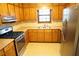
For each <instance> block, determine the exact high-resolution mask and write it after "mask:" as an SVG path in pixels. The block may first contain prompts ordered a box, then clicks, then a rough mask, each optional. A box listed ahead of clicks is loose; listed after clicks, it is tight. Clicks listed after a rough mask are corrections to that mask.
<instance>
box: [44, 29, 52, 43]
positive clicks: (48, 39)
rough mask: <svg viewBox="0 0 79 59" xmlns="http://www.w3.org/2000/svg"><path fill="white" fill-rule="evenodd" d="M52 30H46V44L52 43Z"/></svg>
mask: <svg viewBox="0 0 79 59" xmlns="http://www.w3.org/2000/svg"><path fill="white" fill-rule="evenodd" d="M52 41H53V39H52V30H51V29H46V30H45V42H52Z"/></svg>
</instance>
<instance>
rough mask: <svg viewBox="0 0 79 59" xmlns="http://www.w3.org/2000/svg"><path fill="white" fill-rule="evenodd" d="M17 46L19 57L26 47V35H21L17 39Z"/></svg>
mask: <svg viewBox="0 0 79 59" xmlns="http://www.w3.org/2000/svg"><path fill="white" fill-rule="evenodd" d="M15 45H16V50H17V55H20V51H21V49H22V48H23V47H24V45H25V38H24V34H22V35H20V36H19V37H17V38H16V39H15Z"/></svg>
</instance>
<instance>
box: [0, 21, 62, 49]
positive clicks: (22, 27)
mask: <svg viewBox="0 0 79 59" xmlns="http://www.w3.org/2000/svg"><path fill="white" fill-rule="evenodd" d="M8 25H10V24H8ZM44 25H47V26H49V27H50V28H49V29H60V30H62V22H52V23H37V22H35V23H27V22H18V23H14V24H12V26H13V31H23V32H26V31H27V30H28V29H41V28H39V27H42V26H44ZM13 40H14V39H0V49H3V48H4V47H5V46H7V45H8V44H9V43H10V42H12V41H13Z"/></svg>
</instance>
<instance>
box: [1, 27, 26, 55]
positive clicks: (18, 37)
mask: <svg viewBox="0 0 79 59" xmlns="http://www.w3.org/2000/svg"><path fill="white" fill-rule="evenodd" d="M0 38H6V39H15V40H14V43H15V48H16V54H17V55H20V54H21V52H20V51H21V49H22V48H23V47H24V44H25V38H24V32H21V31H20V32H14V31H13V28H12V27H11V26H0Z"/></svg>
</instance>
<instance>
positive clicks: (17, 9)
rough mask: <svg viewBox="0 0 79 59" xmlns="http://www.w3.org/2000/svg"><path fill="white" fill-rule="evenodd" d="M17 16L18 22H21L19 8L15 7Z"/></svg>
mask: <svg viewBox="0 0 79 59" xmlns="http://www.w3.org/2000/svg"><path fill="white" fill-rule="evenodd" d="M15 15H16V18H17V21H20V15H19V7H17V6H15Z"/></svg>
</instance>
